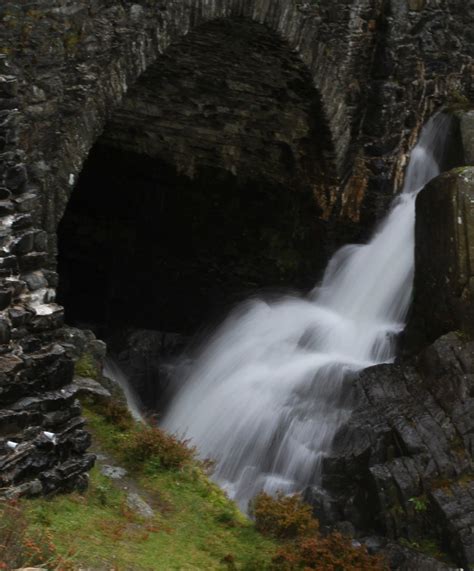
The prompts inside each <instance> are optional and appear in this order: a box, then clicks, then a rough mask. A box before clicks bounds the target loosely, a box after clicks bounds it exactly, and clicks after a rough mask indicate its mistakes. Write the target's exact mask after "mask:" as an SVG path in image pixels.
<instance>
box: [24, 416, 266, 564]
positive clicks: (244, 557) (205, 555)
mask: <svg viewBox="0 0 474 571" xmlns="http://www.w3.org/2000/svg"><path fill="white" fill-rule="evenodd" d="M87 416H88V419H89V424H90V428H91V430H92V432H93V435H94V440H95V446H96V449H98V451H105V452H106V453H107V454H108V455H109V461H110V456H111V457H112V461H113V459H114V456H119V454H120V452H119V448H120V441H121V439H123V438H124V437H125V438H126V433H125V434H124V433H119V431H118V430H117V429H116V428H115V427H114V426H113V425H112V424H110V423H107V422H106V421H105V420H104V419H103V418H102V417H101V416H100V415H98V414H96V413H93V412H88V413H87ZM117 464H118V465H123V463H121V462H120V461H119V460H118V461H117ZM132 483H133V487H135V488H136V489H137V491H138V492H139V493H140V495H141V496H142V497H143V498H145V499H146V501H147V502H148V503H150V504H151V505H152V506H153V507H154V509H155V514H156V517H155V518H153V519H152V520H143V519H141V518H140V517H138V516H137V515H136V514H134V513H132V512H131V511H130V510H129V509H128V508H127V506H126V492H125V491H124V490H122V489H121V486H120V485H117V484H115V483H113V482H111V480H109V479H107V478H105V477H104V476H102V475H101V474H100V471H99V470H98V469H97V468H95V469H94V470H93V471H92V474H91V485H90V488H89V490H88V491H87V493H86V494H85V495H84V496H80V495H78V494H73V495H70V496H62V497H55V498H53V499H52V500H44V499H40V500H34V501H31V502H27V506H28V507H27V514H28V519H29V521H30V522H31V524H32V525H36V526H41V528H42V529H44V528H48V529H49V530H50V531H51V532H52V537H53V541H54V543H55V544H56V545H57V547H58V549H59V551H60V552H61V553H66V552H68V550H69V549H71V548H72V549H73V550H74V556H73V560H74V561H75V562H76V563H77V564H78V565H80V566H81V567H88V568H93V569H101V570H102V569H120V570H125V569H127V570H140V571H146V570H168V569H169V570H173V569H183V570H191V569H204V570H212V569H235V568H237V569H245V570H248V571H250V570H253V569H255V570H257V569H258V570H262V569H265V567H266V565H267V563H268V562H269V561H270V559H271V554H272V553H273V552H274V551H275V544H274V543H273V542H271V541H270V540H268V539H265V538H263V537H262V536H261V535H259V534H258V533H257V532H256V531H255V529H254V526H253V524H252V523H251V522H249V521H248V520H246V518H244V517H243V516H242V515H241V514H240V513H239V512H238V511H237V509H236V508H235V505H234V504H233V503H232V502H230V501H229V500H228V499H227V498H226V497H225V495H224V494H223V493H222V492H221V490H220V489H219V488H217V487H216V486H215V485H214V484H212V483H211V482H210V481H209V480H208V479H207V477H206V476H205V475H204V474H203V473H202V471H201V470H200V468H198V467H197V466H193V467H189V468H188V469H186V470H184V471H183V470H182V471H171V470H160V469H156V468H154V467H153V465H148V466H145V468H144V470H143V471H141V472H140V473H137V474H134V475H133V482H132ZM122 487H123V484H122ZM229 555H230V556H231V557H228V556H229ZM226 557H227V560H228V561H229V560H232V561H235V567H234V566H233V564H231V563H228V562H227V563H226V562H225V561H223V560H224V558H226Z"/></svg>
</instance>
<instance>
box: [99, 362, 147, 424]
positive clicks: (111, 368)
mask: <svg viewBox="0 0 474 571" xmlns="http://www.w3.org/2000/svg"><path fill="white" fill-rule="evenodd" d="M104 376H106V377H107V378H109V379H110V380H111V381H113V382H114V383H117V384H118V385H119V386H120V387H121V389H122V390H123V394H124V395H125V399H126V401H127V408H128V410H129V411H130V414H131V415H132V416H133V418H134V419H135V420H137V421H138V422H143V414H142V413H141V410H142V406H141V405H140V399H139V398H138V396H137V395H136V394H135V391H134V390H133V388H132V385H131V383H130V381H129V379H128V377H127V375H126V374H125V373H124V371H123V370H122V368H121V367H120V365H119V364H118V363H117V361H115V359H114V358H113V357H111V356H110V355H108V356H107V357H106V358H105V362H104Z"/></svg>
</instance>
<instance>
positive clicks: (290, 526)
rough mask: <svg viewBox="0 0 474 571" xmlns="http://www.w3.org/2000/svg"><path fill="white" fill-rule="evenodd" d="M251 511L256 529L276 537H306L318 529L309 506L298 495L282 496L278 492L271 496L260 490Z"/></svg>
mask: <svg viewBox="0 0 474 571" xmlns="http://www.w3.org/2000/svg"><path fill="white" fill-rule="evenodd" d="M251 511H252V514H253V515H254V517H255V526H256V528H257V530H258V531H260V533H263V534H264V535H269V536H271V537H275V538H278V539H295V538H297V537H307V536H310V535H314V534H315V533H316V532H317V531H318V529H319V524H318V521H317V520H316V519H314V517H313V513H312V509H311V507H310V506H309V505H308V504H305V503H303V500H302V499H301V496H299V495H294V496H284V495H283V494H282V493H278V494H277V496H276V498H273V497H272V496H270V495H269V494H266V493H265V492H262V493H260V494H258V496H256V497H255V499H254V503H253V505H252V506H251Z"/></svg>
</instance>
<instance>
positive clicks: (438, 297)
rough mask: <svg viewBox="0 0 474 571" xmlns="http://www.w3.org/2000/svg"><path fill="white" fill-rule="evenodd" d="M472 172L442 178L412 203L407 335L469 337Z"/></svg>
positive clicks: (473, 260)
mask: <svg viewBox="0 0 474 571" xmlns="http://www.w3.org/2000/svg"><path fill="white" fill-rule="evenodd" d="M473 205H474V167H461V168H457V169H454V170H452V171H450V172H447V173H444V174H442V175H440V176H439V177H437V178H436V179H434V180H433V181H432V182H431V183H429V184H428V185H427V186H426V187H425V188H424V189H423V190H422V191H421V192H420V194H419V195H418V198H417V201H416V230H415V235H416V238H415V241H416V248H415V258H416V263H415V266H416V271H415V298H414V305H413V315H412V318H411V320H410V323H409V326H408V334H409V335H412V336H413V337H415V338H416V337H418V338H419V339H420V341H433V340H434V339H436V338H437V337H439V336H440V335H442V334H443V333H447V332H448V331H452V330H456V329H459V330H463V331H465V332H466V333H467V334H473V333H474V303H473V296H474V273H473V272H474V270H473V268H474V208H473Z"/></svg>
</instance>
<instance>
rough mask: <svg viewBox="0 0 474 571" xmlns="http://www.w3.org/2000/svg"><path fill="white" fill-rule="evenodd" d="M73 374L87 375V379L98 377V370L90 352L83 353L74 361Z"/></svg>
mask: <svg viewBox="0 0 474 571" xmlns="http://www.w3.org/2000/svg"><path fill="white" fill-rule="evenodd" d="M74 374H75V375H77V376H78V377H87V378H89V379H94V380H97V378H98V377H99V370H98V367H97V364H96V362H95V361H94V358H93V357H92V355H91V354H90V353H84V354H83V355H81V357H79V359H78V360H77V361H76V362H75V363H74Z"/></svg>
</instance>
